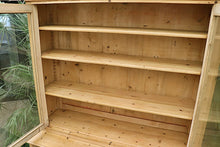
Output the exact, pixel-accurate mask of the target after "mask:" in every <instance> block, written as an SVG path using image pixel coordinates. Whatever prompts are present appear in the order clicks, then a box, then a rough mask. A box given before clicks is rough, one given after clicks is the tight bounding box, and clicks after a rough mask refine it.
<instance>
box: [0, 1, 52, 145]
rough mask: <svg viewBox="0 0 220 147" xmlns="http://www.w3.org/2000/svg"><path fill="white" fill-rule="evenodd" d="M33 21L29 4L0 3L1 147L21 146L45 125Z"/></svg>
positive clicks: (37, 42) (39, 60) (33, 13)
mask: <svg viewBox="0 0 220 147" xmlns="http://www.w3.org/2000/svg"><path fill="white" fill-rule="evenodd" d="M37 19H38V17H37V9H36V8H35V7H34V6H32V5H24V4H0V146H1V147H6V146H21V145H23V144H24V143H25V142H26V141H27V140H28V139H30V138H31V137H32V136H33V135H35V134H36V133H38V132H39V131H40V129H42V128H44V126H46V125H47V122H48V120H47V111H46V109H45V108H46V102H45V94H44V89H43V88H44V85H43V77H42V75H43V74H42V67H41V55H40V52H38V51H40V49H39V46H40V42H39V31H38V21H37ZM23 146H25V145H23Z"/></svg>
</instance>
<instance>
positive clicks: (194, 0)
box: [26, 0, 216, 4]
mask: <svg viewBox="0 0 220 147" xmlns="http://www.w3.org/2000/svg"><path fill="white" fill-rule="evenodd" d="M26 2H27V3H30V4H66V3H111V2H112V3H171V4H214V3H215V2H216V1H215V0H64V1H56V0H49V1H43V0H26Z"/></svg>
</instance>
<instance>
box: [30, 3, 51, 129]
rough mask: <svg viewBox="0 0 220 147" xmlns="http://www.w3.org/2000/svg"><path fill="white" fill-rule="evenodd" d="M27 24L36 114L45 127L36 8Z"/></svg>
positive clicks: (43, 91) (45, 108)
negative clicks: (36, 105) (37, 113)
mask: <svg viewBox="0 0 220 147" xmlns="http://www.w3.org/2000/svg"><path fill="white" fill-rule="evenodd" d="M28 23H29V34H30V46H31V56H32V65H33V74H34V81H35V89H36V97H37V102H38V112H39V117H40V122H41V123H44V125H45V126H47V125H48V124H49V122H48V113H47V105H46V98H45V89H44V79H43V69H42V61H41V49H40V38H39V28H38V27H39V25H38V11H37V6H34V5H33V12H32V13H31V14H28Z"/></svg>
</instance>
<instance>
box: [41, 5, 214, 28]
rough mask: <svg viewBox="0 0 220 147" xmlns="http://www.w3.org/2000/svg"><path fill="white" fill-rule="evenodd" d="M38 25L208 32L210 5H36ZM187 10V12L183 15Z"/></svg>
mask: <svg viewBox="0 0 220 147" xmlns="http://www.w3.org/2000/svg"><path fill="white" fill-rule="evenodd" d="M38 7H39V13H40V15H39V16H40V18H39V20H40V25H51V24H59V25H87V26H88V25H92V26H111V27H138V28H158V29H159V28H160V29H175V30H194V31H207V29H208V24H209V16H210V12H211V5H178V4H59V5H39V6H38ZM186 10H187V11H186Z"/></svg>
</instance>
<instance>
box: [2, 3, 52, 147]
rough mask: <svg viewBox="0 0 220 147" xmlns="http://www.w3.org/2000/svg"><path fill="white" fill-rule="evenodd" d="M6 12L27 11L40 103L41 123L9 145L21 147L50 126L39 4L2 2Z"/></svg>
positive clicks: (37, 95)
mask: <svg viewBox="0 0 220 147" xmlns="http://www.w3.org/2000/svg"><path fill="white" fill-rule="evenodd" d="M4 13H10V14H11V13H26V14H27V16H28V29H29V38H30V48H31V57H32V68H33V75H34V84H35V91H36V98H37V103H38V114H39V119H40V124H39V125H38V126H36V127H35V128H33V129H32V130H31V131H29V132H28V133H26V134H25V135H23V136H22V137H21V138H19V139H18V140H17V141H15V142H14V143H12V144H11V145H9V147H19V146H21V145H22V144H24V143H25V142H27V141H28V140H29V139H30V138H32V137H33V136H34V135H36V134H37V133H38V132H40V131H41V130H42V129H44V128H45V127H47V126H48V124H49V122H48V113H47V106H46V97H45V88H44V79H43V68H42V60H41V48H40V37H39V24H38V11H37V6H35V5H29V4H4V3H2V4H0V14H4Z"/></svg>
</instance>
